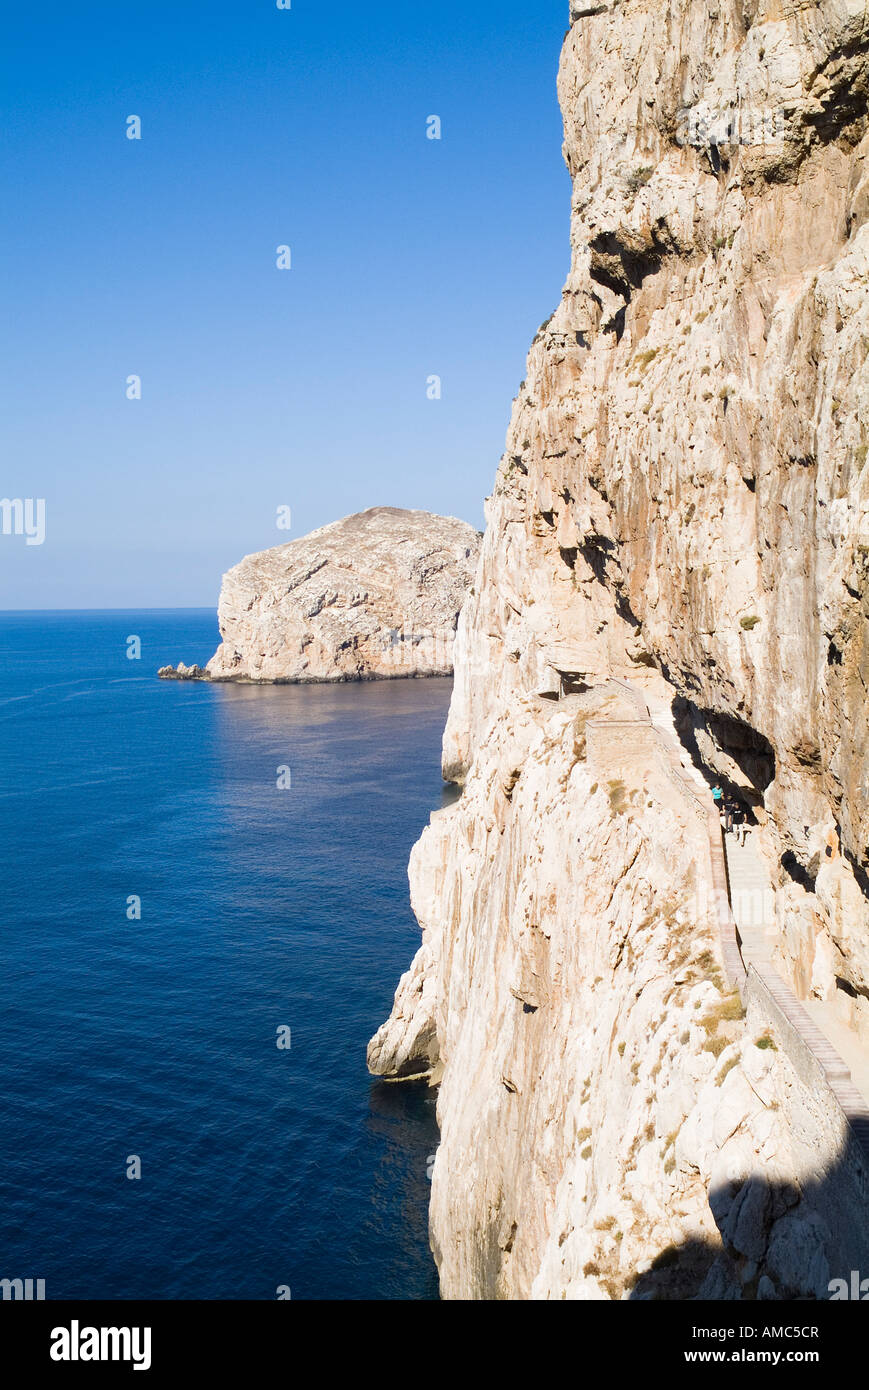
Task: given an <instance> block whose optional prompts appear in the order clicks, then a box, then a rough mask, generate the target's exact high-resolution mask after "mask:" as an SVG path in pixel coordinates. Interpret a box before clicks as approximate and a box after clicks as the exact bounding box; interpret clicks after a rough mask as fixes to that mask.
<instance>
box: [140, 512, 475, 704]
mask: <svg viewBox="0 0 869 1390" xmlns="http://www.w3.org/2000/svg"><path fill="white" fill-rule="evenodd" d="M480 544H481V538H480V534H479V532H478V531H475V530H474V528H473V527H472V526H469V525H468V524H467V522H464V521H458V520H456V518H455V517H443V516H435V515H433V514H432V513H431V512H422V511H404V510H401V509H399V508H397V507H372V508H370V509H369V510H368V511H365V512H359V513H358V514H356V515H354V516H348V517H345V518H344V519H343V520H342V521H335V522H332V524H331V525H329V526H323V527H321V528H320V529H319V530H316V531H312V532H311V533H310V534H309V535H307V536H302V537H301V538H300V539H299V540H294V541H289V542H288V543H287V544H286V545H278V546H275V547H273V548H272V549H271V550H263V551H260V552H259V553H258V554H255V555H248V556H247V557H246V558H245V559H244V560H242V561H241V562H240V563H239V564H237V565H235V566H234V567H233V568H232V569H231V570H229V571H228V573H227V574H225V575H224V577H223V585H222V587H221V592H220V601H219V605H218V619H219V624H220V635H221V638H222V641H221V645H220V647H219V648H218V650H217V651H216V652H215V654H214V656H213V657H212V658H211V660H210V661H209V662H208V665H207V666H206V667H204V668H203V667H199V666H192V667H189V666H185V665H184V663H183V662H181V663H179V665H178V666H165V667H162V668H161V670H160V672H159V675H160V676H161V677H162V678H163V679H169V680H173V679H174V680H212V681H229V680H242V681H267V682H313V681H357V680H384V679H390V678H399V677H410V676H448V675H451V674H452V670H453V646H454V642H455V629H456V623H457V620H458V615H459V611H460V609H461V607H462V604H463V602H464V600H465V597H466V595H467V592H468V589H469V587H470V584H471V580H472V578H473V575H474V571H475V569H476V565H477V560H478V557H479V553H480Z"/></svg>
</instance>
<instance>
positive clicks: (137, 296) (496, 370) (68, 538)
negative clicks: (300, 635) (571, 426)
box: [0, 0, 570, 609]
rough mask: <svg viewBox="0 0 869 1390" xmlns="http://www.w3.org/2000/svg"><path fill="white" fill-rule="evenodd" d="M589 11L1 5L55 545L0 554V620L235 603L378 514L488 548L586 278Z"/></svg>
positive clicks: (20, 435) (34, 398)
mask: <svg viewBox="0 0 869 1390" xmlns="http://www.w3.org/2000/svg"><path fill="white" fill-rule="evenodd" d="M567 10H568V5H567V0H534V3H532V4H529V3H528V2H527V0H501V3H498V4H494V3H491V0H488V3H485V4H482V3H477V2H476V0H470V3H469V2H468V0H438V3H437V4H426V3H419V0H404V3H394V2H393V0H384V2H383V3H377V4H375V3H366V4H329V3H326V0H293V4H292V9H291V10H289V11H283V10H278V9H277V7H276V5H275V3H274V0H235V3H230V2H229V0H212V2H211V3H209V0H148V3H144V4H130V5H127V4H119V3H117V0H112V3H94V2H93V0H91V2H90V3H88V0H84V2H83V3H81V4H74V5H73V4H69V3H68V0H64V3H60V2H59V0H47V3H40V4H38V5H25V4H19V5H15V6H9V7H7V9H6V12H5V13H4V41H3V46H2V47H3V51H2V54H0V92H2V97H0V131H2V135H0V167H2V180H3V186H4V196H3V202H4V211H3V216H2V224H3V225H2V231H0V256H2V266H3V276H2V289H0V308H2V315H3V320H4V324H5V328H4V334H3V343H2V348H0V355H2V361H0V450H2V455H0V456H2V473H0V496H8V497H10V498H12V497H22V498H24V497H32V498H39V497H43V498H45V501H46V536H45V541H44V543H43V544H42V545H33V546H27V545H25V543H24V538H23V537H21V536H14V535H13V536H10V535H0V607H2V608H6V609H8V608H53V607H58V608H64V607H65V608H75V607H107V608H112V607H125V606H130V607H134V606H142V607H149V606H155V607H183V606H188V605H190V606H197V605H202V606H211V605H213V604H214V603H215V602H216V599H217V594H218V591H219V586H220V577H221V574H222V572H223V571H224V570H225V569H226V568H228V567H229V566H230V565H231V564H233V563H235V562H236V561H237V560H239V559H240V558H241V557H242V555H244V554H246V553H249V552H250V551H253V550H261V549H264V548H265V547H267V546H269V545H275V544H279V543H280V542H282V541H285V540H288V539H292V537H293V536H297V535H302V534H304V533H305V532H306V531H309V530H311V529H312V528H313V527H315V526H320V525H323V524H324V523H325V522H327V521H332V520H335V519H336V518H337V517H340V516H344V515H347V514H348V513H350V512H354V511H358V510H360V509H362V508H364V507H369V506H375V505H383V504H386V505H395V506H404V507H423V508H426V509H429V510H432V511H437V512H444V513H449V514H452V515H456V516H462V517H464V518H465V519H467V520H468V521H471V522H473V523H474V524H476V525H478V526H480V527H482V524H483V517H482V502H483V498H484V497H485V496H486V495H487V494H488V493H489V492H490V491H491V488H492V483H493V478H494V472H495V468H496V465H497V461H498V458H499V456H500V454H501V451H502V448H503V443H504V435H505V431H506V428H507V423H508V420H509V414H510V403H511V399H512V397H513V396H514V394H515V392H516V389H517V387H518V385H519V382H520V380H521V379H522V377H523V375H524V364H525V354H526V352H527V349H528V346H529V343H530V340H531V338H532V336H533V334H534V332H535V330H536V329H537V327H538V325H539V323H540V322H541V320H542V319H544V318H546V317H547V316H548V314H549V313H550V312H551V311H552V309H553V308H555V306H556V304H557V303H558V300H559V293H560V289H561V285H562V283H563V281H564V278H565V275H566V271H567V267H568V218H569V194H570V188H569V180H568V177H567V174H566V171H565V169H564V167H563V163H562V159H561V135H562V132H561V120H560V115H559V111H558V106H557V100H556V92H555V79H556V72H557V66H558V57H559V51H560V47H561V42H562V39H563V36H564V31H565V29H566V27H567ZM435 113H436V114H438V115H439V116H440V117H441V119H442V122H443V139H442V140H441V141H440V142H436V141H430V140H427V139H426V125H425V122H426V117H427V116H429V115H431V114H435ZM133 114H135V115H138V116H140V117H141V121H142V139H141V140H140V141H132V140H128V139H127V138H126V133H125V132H126V119H127V117H128V116H129V115H133ZM280 244H288V245H289V246H290V247H291V248H292V257H293V267H292V269H291V270H289V271H279V270H278V269H277V268H276V266H275V251H276V247H277V246H278V245H280ZM133 373H135V374H138V375H139V376H141V379H142V399H141V400H140V401H129V400H127V399H126V394H125V392H126V385H125V383H126V379H127V377H128V376H129V375H131V374H133ZM435 373H436V374H438V375H439V376H440V377H441V378H442V382H443V396H442V399H441V400H439V401H430V400H428V399H427V397H426V379H427V378H428V377H429V375H430V374H435ZM280 505H288V506H290V507H291V508H292V514H293V527H292V531H291V532H289V533H287V532H282V531H279V530H277V529H276V525H275V514H276V509H277V507H278V506H280Z"/></svg>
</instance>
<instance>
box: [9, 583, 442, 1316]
mask: <svg viewBox="0 0 869 1390" xmlns="http://www.w3.org/2000/svg"><path fill="white" fill-rule="evenodd" d="M131 637H138V638H139V639H140V642H141V656H140V658H139V659H135V657H133V659H131V658H130V657H128V655H127V652H128V650H130V651H131V652H133V653H135V644H134V643H133V644H128V638H131ZM218 640H219V639H218V633H217V625H216V620H215V618H214V615H213V613H211V612H203V611H199V610H195V611H167V612H159V611H149V612H117V611H115V612H99V613H92V612H89V613H68V612H64V613H27V614H23V613H22V614H14V613H6V614H0V759H2V789H0V826H2V844H3V875H2V929H0V972H2V984H0V1069H2V1083H0V1091H2V1097H3V1101H2V1121H0V1278H10V1279H11V1278H33V1279H44V1280H45V1283H46V1289H45V1292H46V1297H47V1298H48V1299H61V1298H63V1299H79V1298H85V1299H89V1298H113V1299H134V1298H135V1299H138V1298H160V1299H192V1298H203V1299H237V1298H245V1299H275V1298H276V1296H277V1290H278V1289H279V1288H282V1287H283V1288H284V1289H286V1288H289V1290H290V1296H291V1297H292V1298H293V1299H434V1298H437V1282H436V1275H435V1270H434V1265H433V1261H432V1258H431V1254H430V1252H429V1248H428V1238H427V1219H428V1216H427V1210H428V1198H429V1190H430V1186H429V1182H428V1178H427V1172H426V1169H427V1160H428V1158H429V1155H431V1154H432V1153H433V1152H434V1149H435V1147H436V1144H437V1129H436V1125H435V1115H434V1095H433V1093H432V1092H430V1091H429V1090H428V1089H427V1088H426V1087H425V1086H422V1085H412V1086H406V1085H405V1086H398V1087H396V1086H388V1085H384V1084H381V1083H378V1082H376V1081H374V1080H373V1079H372V1078H371V1077H370V1076H369V1075H368V1073H367V1071H366V1067H365V1048H366V1044H367V1042H368V1039H369V1037H370V1036H371V1034H372V1033H373V1032H374V1031H375V1029H376V1028H377V1027H378V1026H379V1024H380V1023H381V1022H382V1021H383V1019H384V1018H385V1017H386V1016H387V1014H388V1012H389V1009H390V1007H391V1003H392V995H393V992H394V989H395V985H396V983H397V981H398V978H399V975H400V974H401V972H402V971H403V970H405V969H406V968H407V966H408V964H409V963H410V960H411V957H412V955H413V953H414V951H415V950H416V947H417V945H418V944H419V929H418V927H417V925H416V923H415V921H414V918H413V915H412V913H411V910H410V905H409V901H408V890H407V877H406V865H407V856H408V852H409V850H410V847H411V845H412V843H413V841H414V840H415V839H416V838H417V836H418V835H419V833H420V831H421V830H422V828H423V826H424V825H425V824H426V822H427V820H428V817H429V814H430V812H431V811H432V810H433V809H435V808H436V807H438V806H439V805H441V803H442V798H443V794H444V793H443V785H442V782H441V778H440V770H439V754H440V739H441V733H442V730H443V726H444V721H445V718H446V712H447V705H448V701H449V695H450V682H448V681H444V680H421V681H413V680H411V681H387V682H377V683H366V684H361V685H342V686H251V685H248V686H244V685H208V684H200V683H178V682H174V681H160V680H158V679H157V676H156V672H157V668H158V667H159V666H162V665H165V664H167V663H172V664H175V663H177V662H178V661H179V660H184V661H187V662H188V663H189V662H199V663H204V662H205V661H206V660H207V659H208V657H209V656H211V654H212V653H213V651H214V650H215V648H216V646H217V643H218ZM281 768H283V769H287V771H284V772H283V773H279V769H281ZM279 780H280V781H281V782H282V783H285V784H287V785H284V786H281V787H279V786H278V782H279ZM136 899H139V900H140V903H141V916H140V917H137V915H136V913H137V907H136V901H135V900H136ZM287 1029H288V1030H289V1033H287V1032H286V1031H284V1032H283V1033H279V1030H287ZM279 1036H280V1037H281V1038H282V1039H283V1040H284V1041H289V1044H290V1045H289V1047H283V1048H279V1047H278V1046H277V1042H278V1038H279ZM135 1159H138V1160H139V1165H138V1166H139V1167H140V1171H141V1176H140V1177H138V1178H136V1177H129V1176H128V1172H133V1173H134V1172H135V1171H136V1168H137V1165H136V1163H135ZM284 1296H286V1295H284Z"/></svg>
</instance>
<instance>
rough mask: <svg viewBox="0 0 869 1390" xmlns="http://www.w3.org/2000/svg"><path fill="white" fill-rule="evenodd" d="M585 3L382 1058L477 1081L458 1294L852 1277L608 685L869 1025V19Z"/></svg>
mask: <svg viewBox="0 0 869 1390" xmlns="http://www.w3.org/2000/svg"><path fill="white" fill-rule="evenodd" d="M571 18H572V23H571V28H570V31H569V33H568V35H567V37H566V40H565V44H564V49H563V53H562V59H561V68H560V73H559V92H560V98H561V104H562V110H563V114H564V124H565V146H564V153H565V158H566V161H567V164H568V168H569V169H570V172H571V175H572V177H573V186H574V192H573V211H572V222H571V248H572V258H571V269H570V274H569V277H568V280H567V284H566V286H565V290H564V293H563V296H562V301H561V304H560V305H559V307H558V309H557V310H556V312H555V314H554V315H553V317H552V318H551V320H550V321H549V322H548V324H547V325H546V326H545V327H544V328H543V329H542V330H541V332H540V333H539V334H538V336H537V338H536V339H535V341H534V344H533V345H532V348H531V351H530V354H529V359H528V371H527V380H526V382H525V383H523V386H522V388H521V390H520V393H519V395H518V397H517V399H516V401H515V403H514V410H513V418H512V421H511V425H510V431H509V435H508V442H507V451H506V454H505V456H504V459H503V461H502V463H501V466H500V468H499V470H498V475H497V479H496V483H495V489H494V493H493V496H492V498H491V499H490V500H489V504H488V530H487V533H486V537H485V541H484V546H483V552H482V556H481V559H480V566H479V571H478V575H477V579H476V581H475V586H474V592H473V594H472V595H471V596H470V597H469V599H468V602H467V604H466V606H465V608H464V610H463V613H462V617H461V619H460V623H459V635H458V641H457V656H456V686H455V692H454V697H453V703H452V707H451V711H450V718H449V723H448V728H447V731H446V736H445V743H444V770H445V775H446V776H448V777H450V778H452V779H455V780H458V781H461V782H463V783H464V786H465V790H464V794H463V797H462V800H461V801H460V802H459V803H458V804H457V805H456V806H455V807H452V808H450V810H449V811H447V812H444V813H441V814H440V815H438V816H437V817H435V818H433V823H432V826H431V828H430V829H429V830H427V831H426V833H425V835H424V836H423V839H422V840H421V841H420V843H419V845H418V846H417V847H416V849H415V851H414V856H413V859H412V863H411V886H412V893H413V900H414V906H415V909H416V911H417V915H418V917H419V919H420V922H421V924H422V927H423V944H422V947H421V950H420V952H419V954H418V956H417V959H416V961H415V962H414V965H413V966H412V968H411V971H410V972H409V974H408V975H407V976H406V977H405V978H404V980H403V981H402V983H401V985H400V987H399V991H398V994H397V996H396V1006H395V1010H394V1012H393V1016H392V1018H391V1019H390V1021H389V1022H388V1023H387V1024H386V1025H385V1026H384V1028H383V1029H382V1030H381V1032H380V1033H379V1034H378V1036H377V1038H376V1039H374V1040H373V1041H372V1045H371V1049H370V1054H369V1061H370V1065H371V1066H372V1069H373V1070H375V1071H376V1072H378V1073H380V1074H385V1075H394V1076H396V1075H402V1074H407V1073H409V1072H416V1073H421V1072H424V1071H427V1072H428V1073H429V1074H430V1075H431V1076H432V1078H433V1079H435V1080H439V1081H440V1082H441V1095H440V1101H439V1114H440V1118H441V1124H442V1144H441V1148H440V1150H439V1153H438V1158H437V1162H436V1164H435V1174H434V1182H433V1193H432V1236H433V1243H434V1246H435V1249H436V1252H437V1254H438V1259H439V1264H440V1269H441V1278H442V1287H443V1289H444V1292H445V1294H446V1295H447V1296H464V1297H493V1296H506V1297H520V1298H525V1297H531V1296H540V1297H564V1296H579V1297H588V1298H593V1297H621V1296H627V1295H628V1294H629V1293H630V1292H631V1291H632V1290H633V1296H643V1295H644V1294H648V1295H649V1296H655V1295H656V1294H659V1293H661V1292H663V1294H664V1296H668V1295H669V1296H687V1295H688V1294H690V1293H693V1292H697V1291H698V1290H703V1291H705V1294H706V1295H707V1296H708V1295H710V1293H711V1296H729V1297H736V1296H760V1297H788V1296H794V1295H795V1294H798V1293H800V1292H803V1293H809V1294H818V1293H823V1291H824V1289H825V1277H824V1276H825V1273H826V1271H827V1270H828V1268H829V1265H830V1262H831V1260H834V1259H835V1258H837V1257H838V1256H841V1255H842V1252H841V1249H839V1251H838V1256H837V1253H836V1249H835V1241H834V1240H833V1242H832V1244H831V1234H830V1221H829V1210H830V1206H829V1204H828V1203H826V1193H825V1187H829V1186H830V1185H832V1184H834V1182H835V1177H834V1175H835V1170H836V1165H837V1162H838V1160H839V1155H837V1153H836V1152H835V1149H834V1147H833V1146H828V1147H827V1148H826V1150H825V1147H824V1139H823V1126H822V1125H821V1124H819V1125H818V1127H817V1131H815V1130H813V1129H812V1125H811V1124H810V1123H809V1122H808V1121H807V1122H806V1123H805V1124H803V1123H796V1121H795V1118H794V1117H795V1111H794V1109H793V1106H794V1104H795V1101H794V1097H795V1096H796V1095H797V1094H798V1092H799V1088H800V1086H801V1084H802V1083H800V1082H799V1081H798V1080H797V1079H796V1078H795V1077H794V1075H793V1074H792V1069H791V1068H790V1064H789V1062H788V1061H787V1059H786V1058H785V1057H784V1056H783V1055H782V1054H781V1053H780V1052H778V1053H776V1052H775V1051H773V1049H772V1048H769V1049H767V1048H766V1047H765V1046H761V1047H758V1046H757V1045H756V1044H757V1042H758V1041H759V1039H758V1038H756V1037H753V1036H752V1035H751V1025H750V1021H749V1022H748V1023H747V1022H745V1021H744V1020H741V1019H740V1018H739V1016H738V1015H739V1010H738V1008H737V1007H736V1005H735V1004H734V1003H733V1000H732V997H731V996H729V995H728V994H727V991H726V988H725V986H724V984H723V982H722V981H721V978H720V974H719V972H718V969H717V966H716V964H715V961H716V952H717V945H716V942H715V933H714V928H713V926H712V925H710V920H709V916H708V913H707V912H706V910H705V907H704V903H705V902H706V901H708V898H707V896H706V890H705V888H704V879H705V875H706V870H705V869H704V866H703V861H702V854H701V853H700V851H699V850H698V849H697V847H696V843H695V841H694V839H693V838H692V837H693V834H694V832H693V830H692V829H691V826H690V821H685V818H684V808H680V806H679V805H678V804H675V805H674V804H673V802H672V798H670V800H669V801H668V798H667V796H666V795H665V793H664V789H663V788H662V786H661V784H660V782H659V780H657V778H656V774H655V772H654V762H653V760H652V759H651V758H650V756H648V755H647V754H646V753H644V751H643V749H642V747H639V746H637V747H633V748H631V749H630V750H629V753H628V754H626V755H625V756H622V755H621V754H620V752H619V736H618V733H619V729H620V728H621V727H626V721H624V720H623V719H621V718H620V717H619V716H618V712H616V713H615V714H613V710H612V708H611V707H610V705H611V701H612V699H613V695H612V690H613V687H612V686H611V685H610V684H609V681H610V678H611V677H613V676H617V677H621V678H625V677H626V678H627V679H628V680H629V681H631V682H633V683H635V684H637V685H638V686H641V687H643V688H644V689H645V690H646V692H647V694H648V696H649V698H650V699H653V700H654V701H656V702H657V703H658V706H659V707H660V709H661V710H669V711H670V712H671V714H672V717H673V718H674V720H675V726H676V729H677V730H678V732H679V734H680V735H681V737H682V740H683V742H684V746H685V749H686V750H688V751H690V753H691V754H692V755H693V757H694V760H695V761H696V762H702V763H703V764H704V765H705V766H706V768H707V769H708V771H709V774H710V776H714V777H715V778H716V779H717V780H719V781H722V782H724V783H725V785H727V786H729V788H730V789H731V790H732V791H733V792H734V794H738V795H740V796H741V797H742V799H743V801H744V802H745V804H746V805H748V806H750V807H751V808H752V813H753V815H754V817H755V818H756V820H757V821H758V822H759V824H760V825H761V827H762V835H763V843H764V846H765V850H766V854H767V857H768V862H769V865H770V868H771V871H772V873H773V878H774V883H775V887H776V898H777V912H778V928H779V934H778V941H777V946H776V958H777V962H778V965H779V968H780V969H781V970H782V971H783V973H785V975H786V976H787V977H788V978H789V979H790V980H791V982H792V984H793V986H794V989H795V990H796V992H797V993H798V994H801V995H802V996H806V995H807V994H808V993H814V994H815V995H816V996H817V997H820V998H824V999H827V1000H829V1001H834V1002H835V1003H836V1004H837V1006H838V1007H839V1009H840V1012H841V1016H842V1019H843V1020H844V1021H846V1022H847V1023H848V1024H849V1026H851V1027H852V1028H854V1029H855V1030H857V1031H858V1032H859V1031H862V1033H863V1035H864V1037H865V1038H867V1039H869V1027H867V1017H869V1003H867V1000H869V911H867V891H869V877H867V869H869V782H867V758H869V751H867V741H866V715H867V680H869V653H867V618H869V585H867V566H869V470H867V448H869V434H867V416H869V366H867V347H869V293H867V289H869V224H867V210H869V159H867V154H869V134H867V130H869V123H867V93H869V18H867V8H866V5H865V3H864V0H827V2H826V3H819V4H816V3H804V2H801V0H794V2H793V3H784V4H782V3H780V2H779V3H775V4H771V3H770V4H765V3H762V0H744V3H734V4H721V5H718V6H714V5H713V6H706V5H702V6H701V5H697V4H694V3H690V0H673V3H671V4H668V5H660V4H657V3H654V4H653V3H650V0H623V3H614V4H609V5H604V6H588V7H582V6H580V5H575V6H574V9H573V12H572V16H571ZM571 691H573V692H575V693H572V694H571V693H569V692H571ZM565 692H568V694H567V699H566V700H565V701H561V702H558V703H553V701H552V700H551V698H548V697H551V696H552V695H553V694H564V693H565ZM588 701H592V702H593V704H592V707H591V713H589V709H587V708H586V703H587V702H588ZM598 701H602V702H603V703H602V704H596V703H594V702H598ZM584 702H586V703H584ZM608 702H609V703H608ZM589 718H591V721H592V723H593V724H606V723H609V724H610V725H611V726H612V728H611V733H612V737H611V738H610V740H609V742H608V743H606V741H604V743H601V744H600V747H601V748H608V749H609V751H608V752H599V753H598V754H596V755H595V757H592V758H590V757H589V752H588V748H587V746H586V739H585V733H584V730H585V726H586V723H587V721H588V719H589ZM683 821H684V823H683ZM707 887H708V884H707ZM731 1015H732V1016H731ZM760 1041H763V1040H762V1039H760ZM803 1092H805V1087H803ZM812 1103H813V1101H812V1097H811V1096H810V1095H807V1094H802V1097H801V1100H800V1106H801V1107H802V1109H801V1110H800V1114H801V1115H805V1114H808V1113H809V1111H810V1110H811V1106H812ZM809 1131H812V1133H813V1134H815V1138H814V1139H811V1140H808V1139H807V1138H806V1136H807V1135H808V1134H809ZM843 1258H844V1256H843ZM656 1260H657V1261H659V1262H660V1267H659V1268H654V1265H655V1262H656ZM668 1271H669V1273H668ZM838 1272H839V1271H838V1270H835V1269H834V1270H833V1273H834V1274H836V1273H838Z"/></svg>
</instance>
